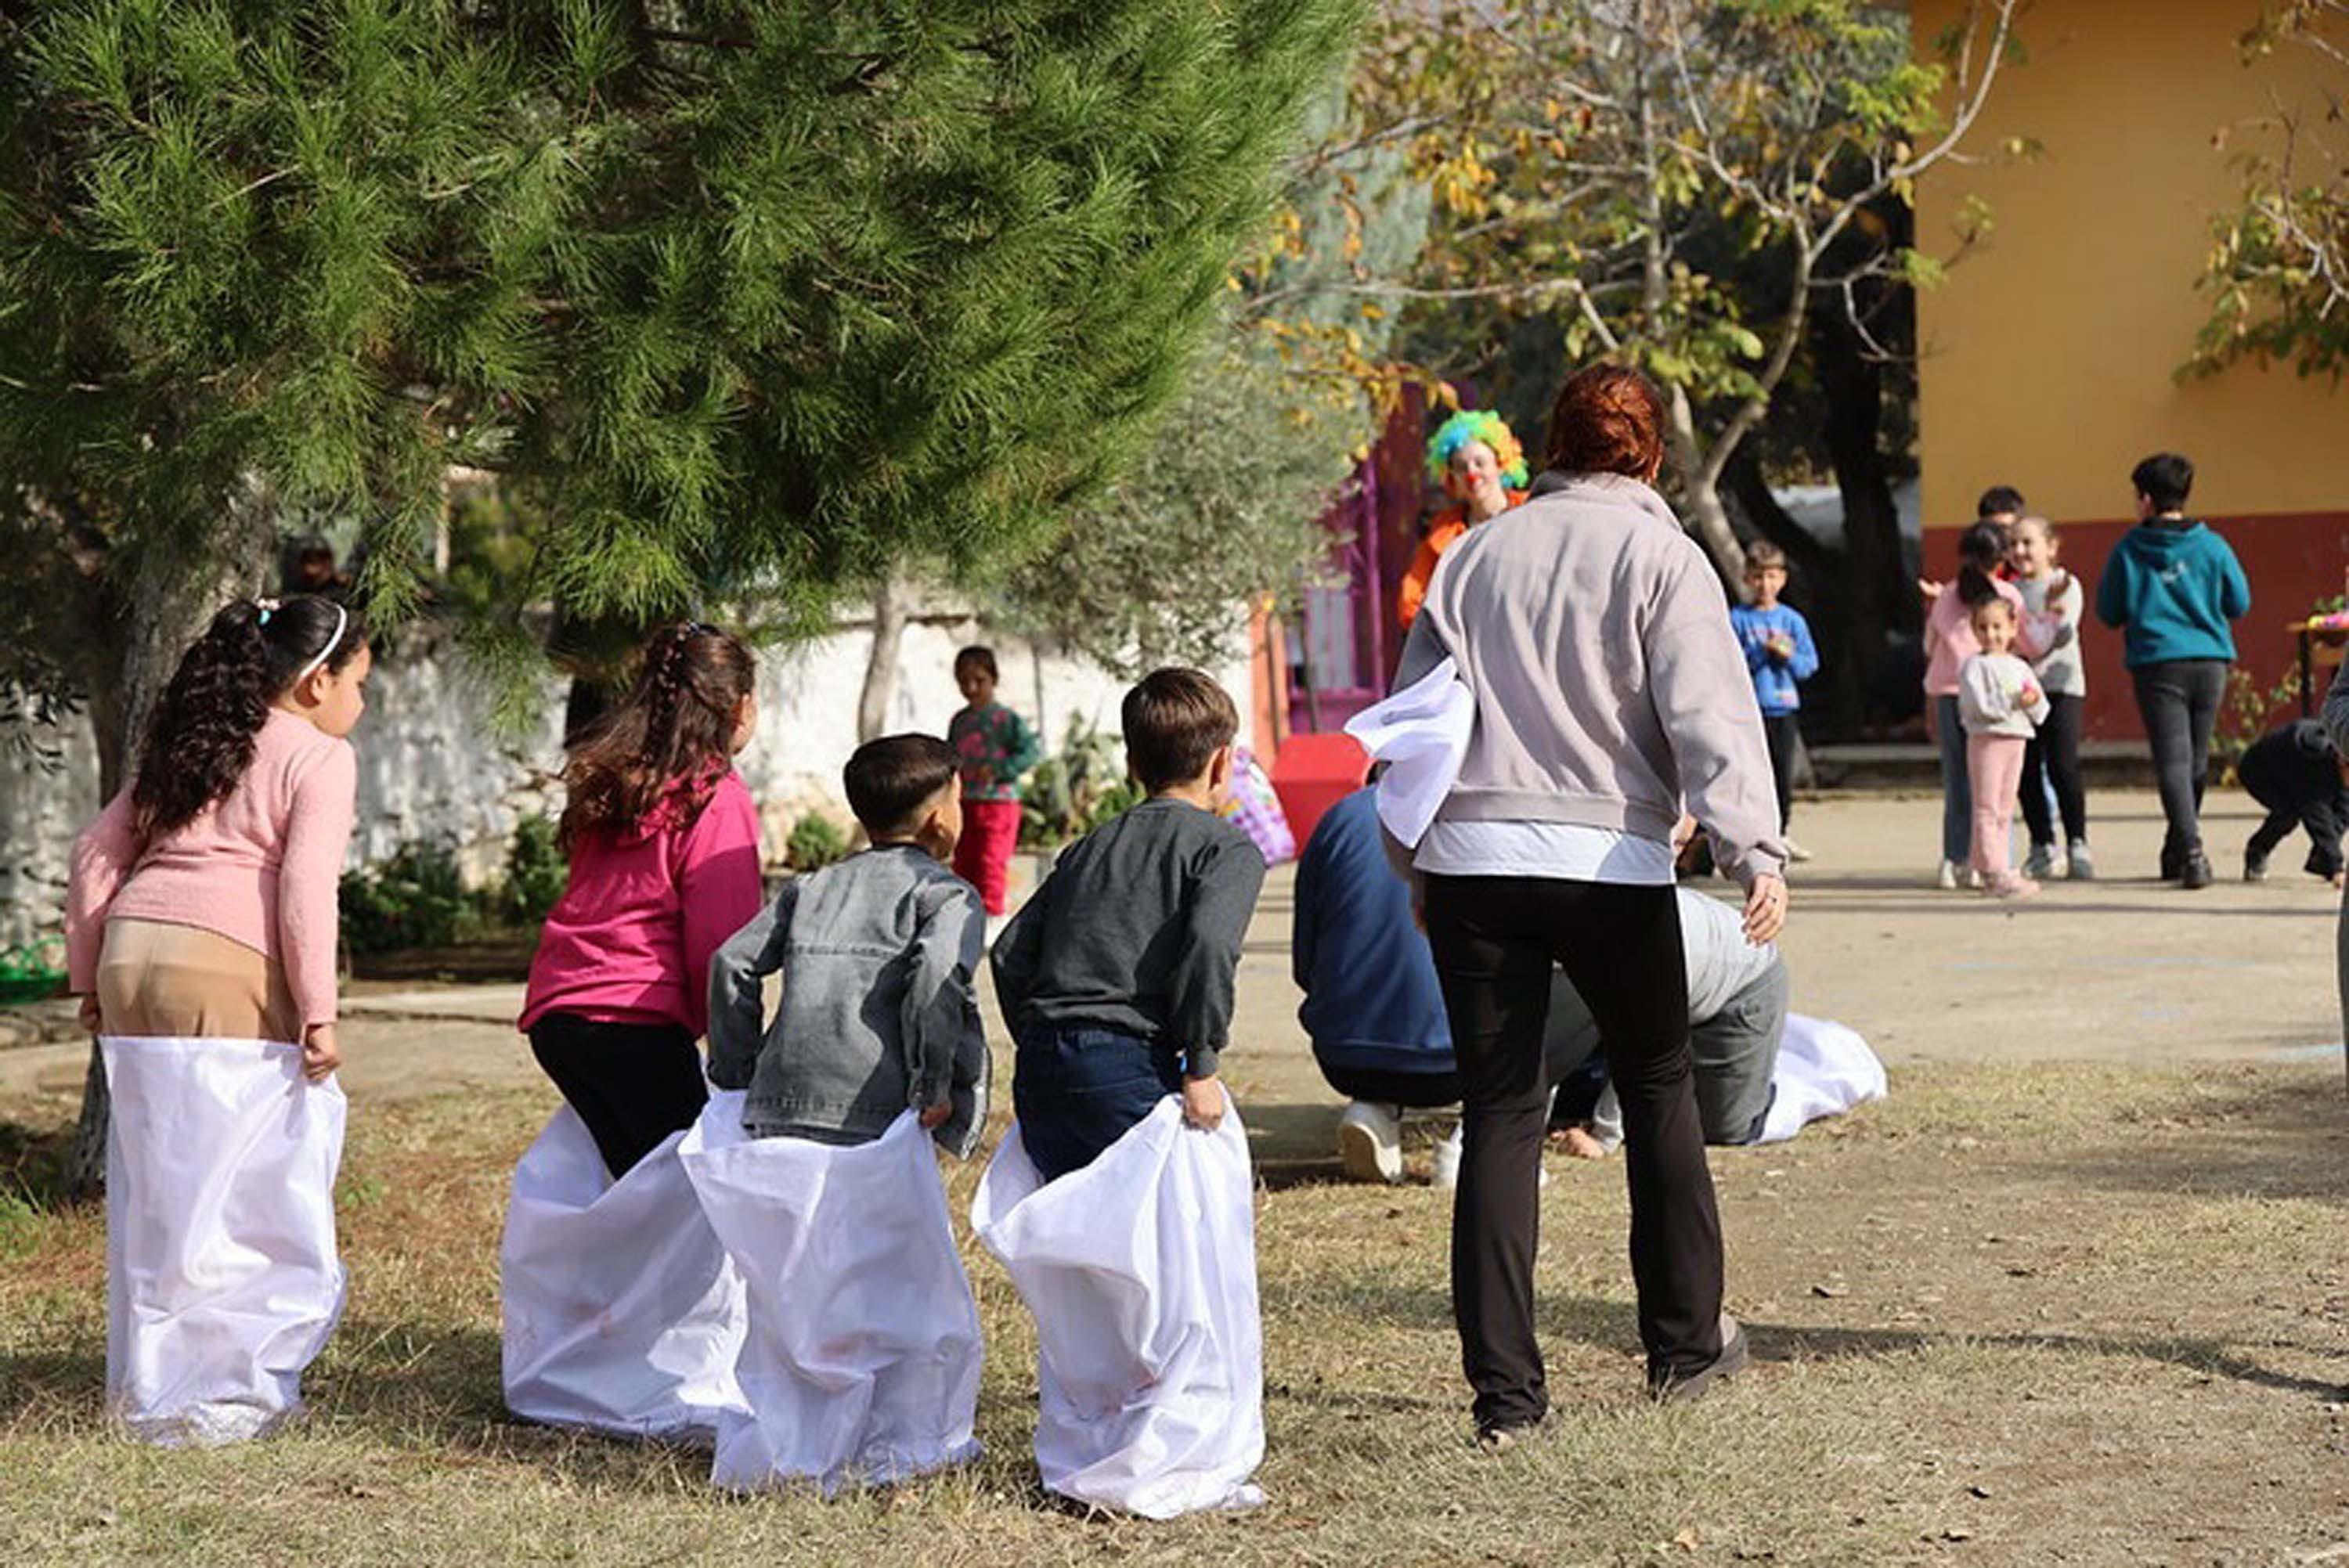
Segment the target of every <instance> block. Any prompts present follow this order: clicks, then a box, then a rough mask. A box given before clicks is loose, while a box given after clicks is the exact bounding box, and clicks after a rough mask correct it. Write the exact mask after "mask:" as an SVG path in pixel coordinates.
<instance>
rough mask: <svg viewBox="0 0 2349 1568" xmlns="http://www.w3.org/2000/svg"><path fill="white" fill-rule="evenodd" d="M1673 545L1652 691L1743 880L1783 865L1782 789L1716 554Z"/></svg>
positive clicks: (1683, 767) (1650, 642) (1721, 855)
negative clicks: (1774, 776)
mask: <svg viewBox="0 0 2349 1568" xmlns="http://www.w3.org/2000/svg"><path fill="white" fill-rule="evenodd" d="M1682 543H1685V544H1686V548H1685V549H1682V550H1680V551H1678V552H1676V554H1675V559H1674V563H1673V566H1672V567H1671V570H1670V571H1669V572H1668V573H1666V576H1665V579H1664V582H1663V584H1662V587H1661V592H1660V593H1659V594H1658V596H1657V600H1656V607H1655V610H1654V612H1653V614H1652V617H1651V621H1650V623H1649V625H1648V628H1647V635H1646V650H1645V651H1646V654H1647V660H1648V691H1649V696H1650V698H1651V700H1652V701H1653V702H1654V704H1655V707H1656V717H1657V718H1658V720H1659V721H1660V722H1661V724H1662V726H1663V732H1664V738H1665V743H1666V744H1667V745H1669V746H1670V747H1671V751H1672V761H1673V764H1674V766H1675V767H1676V768H1677V769H1679V772H1680V776H1681V795H1682V799H1683V800H1684V801H1685V802H1686V803H1687V807H1688V810H1690V811H1691V812H1692V813H1693V814H1694V816H1695V817H1696V820H1698V821H1699V822H1701V823H1702V824H1703V825H1704V829H1705V830H1706V831H1707V832H1708V833H1710V834H1711V835H1712V836H1713V849H1714V852H1715V858H1716V859H1717V860H1718V861H1720V863H1721V870H1722V872H1723V874H1724V875H1726V876H1728V877H1731V878H1733V880H1735V882H1737V884H1738V885H1739V886H1740V887H1750V886H1752V885H1753V882H1754V878H1755V877H1757V876H1764V875H1769V876H1780V875H1784V874H1785V869H1786V846H1785V841H1784V840H1782V839H1781V838H1780V837H1779V829H1778V796H1777V789H1776V787H1775V784H1773V782H1772V776H1771V772H1770V748H1769V745H1768V743H1767V741H1765V740H1764V738H1763V734H1762V711H1761V709H1760V708H1758V707H1755V706H1754V684H1753V682H1752V680H1751V679H1750V678H1749V677H1748V676H1747V675H1746V673H1745V655H1744V652H1743V651H1742V650H1741V649H1740V648H1739V647H1738V645H1737V634H1736V633H1735V632H1734V631H1733V630H1731V628H1730V624H1729V601H1728V599H1727V598H1726V597H1725V596H1724V595H1723V593H1722V591H1721V580H1720V578H1718V577H1716V576H1715V575H1714V574H1713V563H1712V562H1710V561H1708V560H1706V559H1705V557H1704V554H1703V552H1702V550H1701V549H1700V548H1699V547H1698V546H1697V545H1696V544H1695V543H1694V542H1689V541H1682Z"/></svg>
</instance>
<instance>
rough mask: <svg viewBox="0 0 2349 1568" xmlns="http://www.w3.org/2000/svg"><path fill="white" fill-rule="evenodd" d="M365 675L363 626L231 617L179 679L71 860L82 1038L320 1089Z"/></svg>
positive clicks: (248, 612)
mask: <svg viewBox="0 0 2349 1568" xmlns="http://www.w3.org/2000/svg"><path fill="white" fill-rule="evenodd" d="M373 664H374V656H373V655H372V654H370V653H369V651H368V648H367V632H366V628H365V627H364V626H363V625H361V624H360V622H359V617H358V615H357V612H355V611H352V610H350V609H348V608H347V607H346V606H344V605H341V604H338V603H335V602H333V601H332V600H327V599H321V598H314V597H310V596H306V595H305V596H303V597H299V598H293V599H288V600H286V601H285V603H282V604H281V603H277V602H276V601H274V600H269V599H264V600H261V601H259V602H257V603H255V602H243V603H235V604H232V605H230V606H229V607H228V608H227V609H225V610H222V612H221V613H220V614H218V615H217V616H215V617H213V620H212V626H211V627H210V629H208V630H207V631H206V632H205V633H204V634H203V635H202V637H201V638H199V639H197V641H196V643H195V645H194V646H192V647H191V648H190V649H189V650H188V651H187V653H186V654H185V655H183V656H182V657H181V660H180V667H179V669H178V670H177V671H176V672H174V673H173V675H172V676H171V686H169V687H168V688H167V689H166V690H165V692H164V694H163V696H162V699H161V700H160V702H158V703H157V704H156V705H155V713H154V717H153V718H152V720H151V721H150V724H149V727H148V731H147V736H146V739H145V743H144V745H143V746H142V748H140V754H139V765H138V772H137V774H136V776H135V777H134V778H133V779H132V780H131V783H130V786H129V788H128V789H124V790H123V791H122V792H121V793H119V794H118V795H117V796H115V798H114V799H113V800H112V801H111V802H110V803H109V805H108V806H107V808H106V810H105V811H104V812H102V813H101V814H100V815H99V817H98V820H97V821H95V822H93V823H91V824H90V826H89V827H88V829H87V830H84V831H83V833H82V835H81V837H80V838H79V839H78V840H76V841H75V842H74V851H73V875H72V882H71V885H70V888H69V890H68V892H67V901H66V962H67V970H68V972H69V977H70V980H71V984H72V987H73V990H74V991H75V993H76V994H77V995H79V996H80V997H81V998H82V1019H83V1022H84V1023H85V1024H87V1025H88V1026H89V1029H90V1031H91V1032H92V1033H93V1034H104V1035H110V1036H117V1037H139V1036H165V1037H186V1036H197V1037H212V1038H222V1039H263V1040H282V1041H285V1042H287V1043H298V1044H299V1045H300V1046H301V1047H302V1062H303V1070H304V1071H305V1073H306V1074H307V1075H308V1076H309V1078H311V1079H312V1080H313V1081H316V1080H320V1079H323V1078H326V1076H327V1075H328V1074H330V1073H332V1072H333V1071H334V1070H335V1068H336V1066H338V1065H339V1064H340V1062H341V1060H342V1057H341V1054H340V1052H339V1051H338V1049H337V1048H336V1040H335V939H336V907H335V898H336V882H337V880H338V879H339V877H340V876H341V873H342V869H343V852H344V851H345V850H346V849H347V847H348V845H349V842H350V836H351V813H352V800H353V794H354V791H355V789H357V777H358V774H357V759H356V758H355V757H354V755H353V753H352V751H351V747H350V742H349V741H348V740H347V739H345V737H346V736H347V735H349V734H350V732H351V729H352V727H353V726H355V725H357V723H358V720H359V715H360V714H361V713H362V712H363V711H365V709H366V707H367V699H366V696H365V686H366V684H367V674H368V671H369V670H370V669H371V668H372V667H373Z"/></svg>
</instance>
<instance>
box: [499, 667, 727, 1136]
mask: <svg viewBox="0 0 2349 1568" xmlns="http://www.w3.org/2000/svg"><path fill="white" fill-rule="evenodd" d="M756 675H757V668H756V666H755V665H753V663H752V662H751V658H750V650H749V649H747V648H745V647H744V646H743V645H742V644H741V643H740V641H738V640H737V639H735V638H733V637H730V636H729V635H727V634H725V633H723V632H721V631H719V630H718V628H716V627H715V626H708V625H703V624H699V623H698V622H692V623H686V624H678V625H675V626H670V627H667V628H666V629H664V630H662V631H660V632H657V633H656V634H654V636H653V639H652V641H651V643H650V644H649V645H647V647H646V649H645V653H644V662H643V664H642V665H641V666H640V667H639V669H638V670H637V673H636V682H635V685H634V686H632V687H631V689H630V690H629V692H628V696H627V697H626V701H624V702H623V703H622V704H621V705H620V706H619V707H617V708H616V709H614V710H613V711H612V712H611V713H610V714H608V715H606V716H605V717H604V719H603V720H602V721H601V722H600V723H599V724H598V725H597V726H596V727H595V729H594V730H593V731H591V732H590V733H589V734H588V735H587V736H586V737H585V738H584V739H582V740H581V741H579V743H578V744H577V745H576V746H575V747H574V748H573V749H572V753H571V758H570V761H569V763H568V765H567V766H566V767H565V768H564V776H563V777H564V785H565V787H566V789H568V791H569V794H570V803H569V805H568V807H567V808H566V809H565V810H564V813H563V844H564V852H565V853H566V854H568V855H569V856H570V860H571V876H570V881H569V882H567V883H566V884H565V885H564V891H563V897H562V898H561V899H560V900H559V901H557V902H556V903H555V906H554V911H553V913H550V914H548V916H547V917H546V923H545V925H544V927H543V929H542V930H541V931H540V933H539V938H538V953H537V955H536V956H535V957H534V958H533V959H532V961H531V965H530V990H529V995H528V996H527V997H526V998H525V1000H524V1002H523V1013H522V1018H521V1021H520V1026H521V1028H522V1029H523V1032H524V1033H525V1034H527V1035H528V1036H529V1037H530V1048H531V1052H532V1054H533V1055H534V1056H535V1057H537V1058H538V1063H539V1066H540V1067H542V1068H545V1069H546V1076H547V1077H549V1078H553V1079H554V1085H555V1087H556V1088H559V1089H561V1090H562V1091H563V1098H564V1099H566V1100H568V1101H569V1102H570V1103H571V1108H572V1109H574V1110H575V1111H577V1112H578V1113H579V1119H580V1120H581V1121H583V1122H585V1123H586V1125H587V1130H588V1131H589V1132H590V1133H591V1134H593V1135H594V1137H595V1147H596V1148H597V1149H598V1150H601V1151H602V1153H603V1156H604V1164H605V1167H606V1168H607V1169H608V1170H609V1171H611V1173H612V1176H613V1179H614V1180H615V1181H616V1180H618V1179H619V1178H620V1177H622V1176H624V1175H626V1173H627V1172H628V1171H629V1170H630V1169H632V1168H633V1167H634V1166H635V1165H636V1162H637V1161H640V1160H642V1159H643V1158H644V1157H645V1156H646V1155H647V1154H649V1153H651V1152H652V1151H653V1150H655V1149H657V1148H658V1147H659V1146H660V1144H661V1142H662V1140H665V1139H667V1137H668V1135H669V1134H670V1133H672V1132H678V1131H681V1130H684V1129H685V1128H687V1127H689V1126H691V1125H692V1124H693V1120H694V1119H695V1118H696V1117H698V1116H699V1115H700V1114H701V1107H702V1104H703V1102H704V1101H705V1100H706V1099H708V1093H709V1091H708V1089H707V1088H705V1086H704V1083H703V1078H702V1069H701V1053H700V1052H699V1051H698V1050H697V1049H696V1048H695V1046H694V1042H695V1041H696V1040H697V1039H698V1038H699V1037H701V1035H702V1033H703V1032H704V1030H705V1029H706V1028H707V1026H708V1024H709V959H710V955H711V954H714V953H716V952H717V950H718V948H719V944H722V943H724V942H725V940H726V939H727V938H728V937H730V936H731V935H733V934H734V933H735V932H736V931H738V930H740V928H741V927H742V926H743V925H744V924H746V923H749V921H750V917H751V916H752V915H754V914H757V913H759V911H760V908H761V904H762V903H763V900H762V898H761V882H760V861H759V818H758V812H757V811H756V810H755V809H754V808H753V807H752V805H751V803H750V791H749V790H748V789H745V788H743V785H742V780H741V779H740V777H739V776H738V775H737V774H736V773H735V772H734V769H733V766H732V758H733V757H734V754H735V753H736V752H738V751H740V750H741V749H742V748H743V746H744V745H746V744H747V743H748V742H749V740H750V732H751V728H752V727H753V725H754V723H755V721H756V717H757V708H756V699H755V695H754V691H753V685H754V680H755V677H756Z"/></svg>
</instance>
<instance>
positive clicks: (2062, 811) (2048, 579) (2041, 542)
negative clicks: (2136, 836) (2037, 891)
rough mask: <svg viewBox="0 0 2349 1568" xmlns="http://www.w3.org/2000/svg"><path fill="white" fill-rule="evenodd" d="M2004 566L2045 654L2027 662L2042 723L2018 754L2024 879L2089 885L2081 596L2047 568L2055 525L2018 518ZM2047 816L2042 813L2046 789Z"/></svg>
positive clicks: (2055, 545)
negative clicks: (2026, 830) (2059, 830)
mask: <svg viewBox="0 0 2349 1568" xmlns="http://www.w3.org/2000/svg"><path fill="white" fill-rule="evenodd" d="M2008 543H2009V551H2008V560H2009V562H2010V563H2011V564H2012V565H2013V568H2014V586H2015V589H2016V591H2017V592H2019V593H2022V595H2023V616H2024V624H2028V625H2032V626H2033V628H2034V629H2035V630H2037V631H2038V632H2039V634H2040V637H2041V641H2042V642H2043V643H2044V646H2045V648H2046V650H2047V651H2046V652H2045V653H2044V654H2042V655H2039V657H2038V658H2036V659H2034V660H2033V661H2032V667H2033V670H2034V671H2036V672H2037V674H2038V676H2039V689H2040V690H2041V691H2042V692H2044V693H2045V694H2046V697H2047V717H2046V718H2045V719H2044V720H2043V721H2041V723H2040V726H2039V732H2038V733H2037V734H2036V735H2033V737H2032V738H2031V743H2030V745H2029V746H2028V747H2027V748H2025V749H2024V751H2023V820H2024V821H2025V822H2027V823H2029V824H2030V827H2031V859H2030V860H2029V861H2026V862H2024V865H2023V875H2025V876H2028V877H2044V876H2069V877H2070V878H2071V879H2072V880H2073V881H2074V882H2090V881H2093V880H2094V879H2095V874H2096V865H2095V861H2094V860H2092V859H2091V858H2090V857H2089V853H2088V799H2087V792H2086V790H2085V788H2084V786H2083V783H2082V779H2081V776H2080V707H2081V704H2082V703H2084V702H2085V701H2086V699H2087V696H2088V671H2087V665H2085V662H2083V660H2082V659H2081V657H2080V617H2081V616H2082V615H2083V614H2085V612H2086V608H2087V595H2086V594H2085V593H2082V592H2081V589H2080V580H2079V579H2078V578H2076V577H2075V576H2073V575H2072V574H2071V573H2069V572H2066V571H2064V569H2063V568H2061V567H2059V566H2058V565H2056V564H2055V560H2056V557H2057V555H2058V554H2059V553H2060V552H2061V551H2062V548H2063V546H2062V542H2061V541H2060V540H2059V539H2058V538H2057V537H2056V533H2055V525H2054V523H2052V522H2049V521H2047V520H2046V519H2045V518H2044V517H2026V518H2023V520H2022V521H2019V522H2017V523H2016V524H2015V525H2014V527H2013V530H2012V531H2010V533H2009V534H2008ZM2051 789H2052V790H2053V792H2054V797H2055V811H2054V813H2050V812H2049V810H2048V809H2047V797H2048V794H2049V792H2050V790H2051ZM2057 815H2060V816H2061V817H2062V818H2063V821H2064V852H2063V853H2062V854H2060V855H2059V854H2057V853H2056V851H2055V820H2054V818H2055V816H2057Z"/></svg>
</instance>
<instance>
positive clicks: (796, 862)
mask: <svg viewBox="0 0 2349 1568" xmlns="http://www.w3.org/2000/svg"><path fill="white" fill-rule="evenodd" d="M847 858H848V835H847V834H846V833H844V832H843V831H842V830H841V828H840V824H839V823H837V822H834V821H833V820H832V819H831V818H829V817H827V816H825V815H823V813H822V812H820V811H810V812H809V813H808V814H807V815H806V816H804V817H802V818H801V819H800V820H798V821H797V822H794V823H793V824H792V836H791V837H790V838H789V839H788V840H786V841H784V844H783V859H784V861H786V862H787V863H788V864H789V865H790V866H791V868H792V870H793V871H795V872H812V871H821V870H823V868H824V867H825V866H828V865H831V864H832V863H833V861H843V860H846V859H847Z"/></svg>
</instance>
